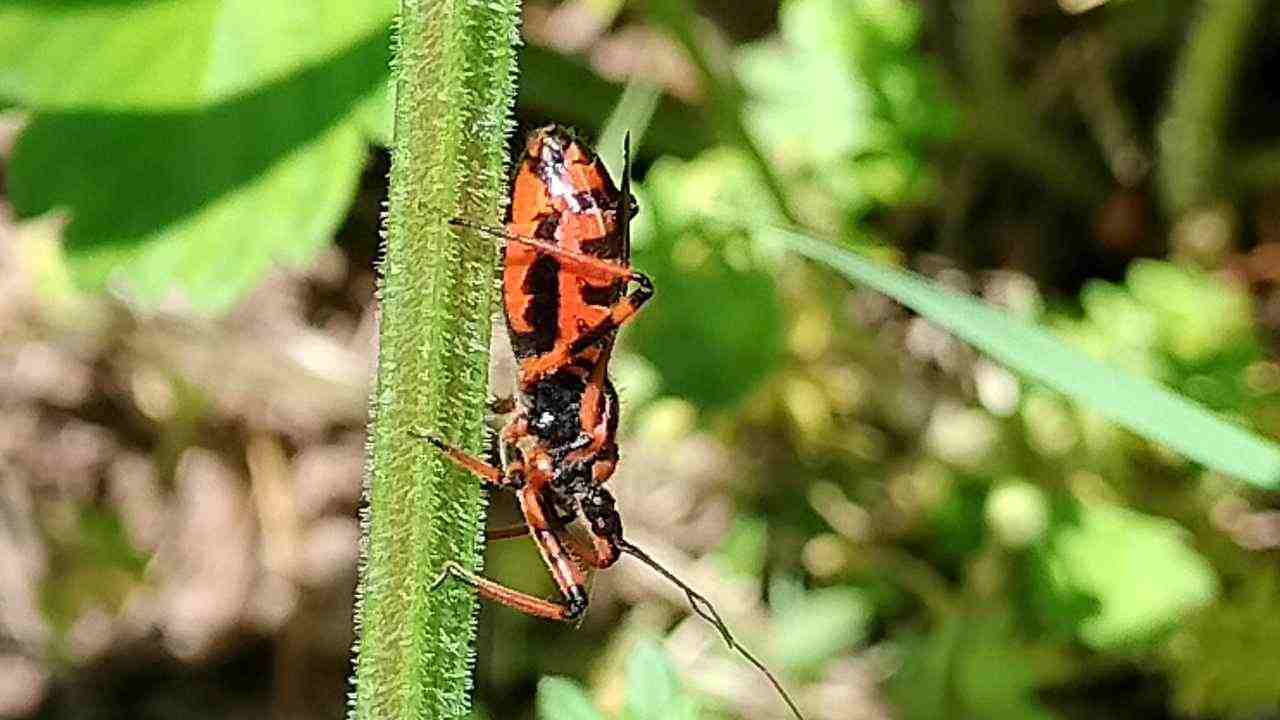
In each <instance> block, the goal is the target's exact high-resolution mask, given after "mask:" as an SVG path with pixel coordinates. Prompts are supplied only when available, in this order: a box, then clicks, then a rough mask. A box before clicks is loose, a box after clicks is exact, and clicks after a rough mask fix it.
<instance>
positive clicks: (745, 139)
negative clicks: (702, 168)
mask: <svg viewBox="0 0 1280 720" xmlns="http://www.w3.org/2000/svg"><path fill="white" fill-rule="evenodd" d="M649 17H650V19H651V20H653V22H654V24H656V25H658V26H659V27H661V28H663V29H664V30H666V31H667V33H669V34H670V35H671V38H672V39H673V40H675V42H676V43H677V44H678V45H680V47H681V48H683V49H684V51H685V54H686V55H688V57H689V61H690V62H692V63H693V66H694V67H695V68H697V70H698V74H699V75H701V76H702V82H703V84H704V85H705V86H706V90H707V95H708V100H707V107H709V108H710V109H711V111H712V112H713V113H714V118H713V124H714V125H715V127H716V129H717V130H718V131H719V132H720V134H721V137H722V138H724V140H726V141H727V142H729V143H731V144H733V145H736V146H738V147H739V148H741V149H742V150H745V151H746V153H747V156H748V157H749V158H751V161H752V163H753V164H754V165H755V166H756V170H757V171H758V172H759V173H760V177H761V178H762V179H763V180H764V183H765V186H766V187H767V188H768V189H769V194H770V195H772V196H773V199H774V201H775V202H776V203H777V205H778V209H779V210H781V211H782V213H783V215H784V216H785V217H786V219H787V221H788V222H790V223H792V224H798V221H797V219H796V217H795V215H794V213H793V212H792V210H791V203H789V202H788V201H787V190H786V188H785V187H784V183H783V182H782V178H780V177H778V174H777V173H776V172H774V170H773V166H772V165H771V164H770V163H769V160H768V158H766V157H765V156H764V151H763V150H761V149H760V145H759V143H757V142H756V141H755V138H753V137H752V136H751V133H749V132H747V126H746V124H745V123H744V122H743V117H742V109H743V104H744V103H745V102H746V91H744V90H743V89H742V86H741V85H739V84H738V79H737V77H736V76H734V74H733V69H732V68H729V67H719V65H722V64H723V63H717V62H715V58H713V57H712V55H711V53H710V52H709V51H708V50H707V48H706V47H704V45H705V43H704V42H703V40H702V39H701V38H700V37H699V30H700V28H699V27H698V16H697V15H696V14H695V13H694V11H693V7H692V6H691V5H690V4H689V2H688V0H652V2H650V3H649Z"/></svg>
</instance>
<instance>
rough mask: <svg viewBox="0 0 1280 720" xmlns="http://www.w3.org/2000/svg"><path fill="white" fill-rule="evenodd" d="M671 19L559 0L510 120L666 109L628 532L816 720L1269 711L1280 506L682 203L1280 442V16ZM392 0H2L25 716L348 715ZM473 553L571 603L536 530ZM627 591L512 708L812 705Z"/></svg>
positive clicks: (567, 631)
mask: <svg viewBox="0 0 1280 720" xmlns="http://www.w3.org/2000/svg"><path fill="white" fill-rule="evenodd" d="M689 9H690V8H688V7H685V6H683V5H682V4H681V3H679V2H673V1H672V0H663V1H661V2H659V1H657V0H654V1H652V2H650V3H648V4H646V5H642V4H639V3H635V4H632V3H625V4H624V3H623V2H621V0H567V1H565V2H545V1H542V0H530V2H528V3H527V6H526V11H525V23H524V37H525V41H526V46H525V48H524V50H523V56H522V63H521V77H520V84H521V91H520V96H519V103H518V105H517V108H516V114H517V119H518V123H519V126H520V129H521V132H523V131H524V130H527V129H529V128H531V127H534V126H536V125H539V124H542V123H544V122H547V121H550V120H555V121H559V122H563V123H570V124H574V125H576V126H577V127H578V128H579V129H580V130H581V131H583V133H584V134H585V135H587V136H589V137H598V138H599V139H600V142H601V148H602V150H604V151H605V152H606V154H609V155H610V156H611V157H613V158H616V156H617V152H618V151H617V148H618V147H619V145H620V141H619V138H618V137H617V135H616V130H618V129H619V128H621V127H625V126H630V127H634V128H644V131H643V141H642V142H641V143H640V144H639V145H640V146H639V152H638V158H637V167H636V173H637V175H638V177H639V178H640V179H641V182H640V184H639V187H638V190H637V194H638V195H639V196H640V204H641V208H642V211H641V216H640V219H639V220H638V226H637V237H636V246H637V251H636V258H635V262H636V264H637V265H638V266H640V267H642V268H643V269H644V270H645V271H646V272H649V273H650V274H652V275H653V276H654V278H655V281H656V283H657V286H658V288H659V290H658V297H657V299H656V300H655V301H654V302H653V303H652V304H651V305H650V306H649V307H648V308H646V310H645V313H644V314H643V317H642V319H640V320H638V321H637V322H636V323H635V326H634V327H633V328H631V329H629V330H628V331H626V332H625V333H624V340H623V351H622V352H621V353H620V354H619V356H618V357H617V359H616V361H615V365H616V369H615V377H616V380H617V382H618V383H619V385H620V386H621V388H622V393H623V396H624V402H625V411H626V417H625V420H624V425H623V451H624V454H625V459H624V464H623V467H622V469H621V471H620V472H619V474H618V476H617V477H616V479H615V481H614V483H613V485H614V487H615V488H616V492H617V494H618V496H619V502H620V505H621V508H622V512H623V514H624V519H625V521H626V523H627V528H628V531H629V532H630V534H631V535H632V538H633V540H634V541H635V542H636V543H637V544H639V545H641V546H642V547H646V548H648V549H649V550H650V552H651V553H652V554H654V555H655V556H657V557H659V558H661V559H662V560H663V561H665V562H667V563H669V564H670V565H671V566H672V567H673V569H675V570H676V571H677V572H678V573H679V574H681V575H683V576H684V577H685V578H686V579H688V580H689V581H690V582H691V583H692V584H694V585H695V586H697V587H699V588H702V589H704V590H705V591H706V592H707V594H708V595H710V596H712V597H713V598H714V599H715V600H716V601H717V602H718V603H719V605H720V607H721V609H722V612H723V613H724V614H725V615H726V617H727V618H728V619H729V620H730V622H731V624H732V625H733V626H735V627H736V628H737V630H738V632H739V633H740V635H741V636H742V638H743V640H744V641H745V642H746V644H747V645H749V646H751V647H753V648H756V649H757V650H758V651H759V652H760V654H761V655H762V656H763V657H764V658H766V660H767V661H768V662H769V663H770V664H771V665H772V667H774V668H775V670H777V671H778V672H779V673H780V674H781V675H782V676H783V677H784V681H785V682H786V684H788V685H789V686H790V687H792V688H793V689H794V691H795V693H796V695H797V696H798V697H799V698H800V700H801V702H802V704H803V705H804V706H805V707H806V708H807V709H808V711H809V715H810V717H811V718H814V719H815V720H822V719H832V720H835V719H837V718H849V719H859V720H874V719H879V718H901V719H903V720H924V719H927V718H952V719H961V718H971V719H975V720H976V719H979V718H982V719H985V720H1021V719H1027V720H1047V719H1049V718H1062V719H1067V718H1165V717H1168V718H1174V717H1178V718H1227V719H1235V718H1274V717H1280V652H1278V651H1277V649H1278V648H1280V565H1278V564H1277V559H1278V558H1280V552H1278V548H1280V502H1278V499H1277V497H1276V496H1275V495H1274V494H1266V493H1264V492H1262V491H1259V490H1256V489H1251V488H1250V487H1249V486H1246V485H1243V484H1241V483H1240V482H1238V481H1237V480H1235V479H1233V478H1230V477H1225V476H1222V475H1220V474H1216V473H1213V472H1209V471H1206V470H1204V469H1203V468H1201V467H1198V466H1196V465H1193V464H1190V463H1188V462H1187V461H1185V460H1183V459H1181V458H1179V457H1178V456H1176V455H1174V454H1172V453H1171V452H1169V451H1167V450H1165V449H1163V448H1161V447H1158V446H1156V445H1153V444H1151V443H1149V442H1146V441H1142V440H1140V439H1137V438H1136V437H1135V436H1133V435H1132V434H1129V433H1127V432H1125V431H1122V430H1119V429H1117V428H1115V427H1114V426H1111V425H1108V424H1107V423H1105V422H1104V421H1102V420H1101V419H1099V418H1098V417H1097V416H1096V415H1095V414H1092V413H1091V412H1090V411H1089V410H1088V409H1087V408H1083V407H1078V406H1076V405H1073V404H1071V403H1069V402H1067V401H1064V400H1063V399H1061V398H1060V397H1059V396H1057V395H1055V394H1052V393H1050V392H1048V391H1047V390H1045V389H1043V388H1040V387H1037V386H1036V385H1033V384H1028V383H1024V382H1021V381H1020V380H1019V379H1018V378H1017V377H1015V376H1013V375H1011V374H1009V373H1008V372H1007V371H1006V370H1004V369H1002V368H1001V367H999V366H997V365H994V364H992V363H991V362H989V361H986V360H984V359H983V358H982V357H980V356H978V355H976V354H975V353H974V352H973V351H971V350H969V349H968V348H966V347H965V346H963V345H962V344H960V343H958V342H957V341H955V340H954V339H952V338H951V337H949V336H948V335H947V334H945V333H944V332H942V331H940V330H938V329H937V328H936V327H934V326H932V325H931V324H930V323H928V322H926V321H924V320H922V319H920V318H918V317H915V316H913V315H912V314H910V313H908V312H906V311H904V310H903V309H902V308H901V307H899V306H897V305H895V304H894V303H892V302H891V301H888V300H886V299H885V298H883V297H881V296H878V295H876V294H874V293H872V292H870V291H867V290H862V289H858V288H855V287H852V286H850V285H849V284H847V283H846V282H845V281H844V280H842V279H840V278H839V277H838V276H837V275H835V274H834V273H832V272H831V271H830V270H828V269H826V268H824V267H822V266H819V265H815V264H812V263H809V262H805V261H801V260H799V259H797V258H795V257H792V256H788V255H784V254H780V253H778V252H777V251H776V249H773V248H769V247H759V246H755V245H753V244H752V243H751V242H750V241H748V240H746V239H745V238H744V237H742V236H740V235H736V234H734V233H733V232H731V231H729V230H727V229H725V228H724V227H722V226H718V225H717V224H715V223H712V222H707V221H705V220H703V219H701V216H700V209H702V208H705V207H706V206H707V205H708V204H711V203H715V202H719V201H724V200H728V201H729V202H731V203H740V204H750V205H758V206H760V207H766V206H767V207H770V208H773V210H774V211H775V212H777V213H778V214H780V215H783V216H789V218H788V219H789V221H790V222H793V223H797V224H801V225H803V226H806V227H809V228H811V229H814V230H816V231H818V232H821V233H824V234H827V235H831V236H840V237H842V238H844V239H845V240H846V241H848V242H850V243H852V244H854V245H857V246H861V247H862V248H863V249H864V250H866V251H868V252H869V253H871V254H872V255H874V256H876V257H879V258H881V259H883V260H885V261H887V262H894V263H899V264H901V265H903V266H906V267H910V268H913V269H915V270H918V271H920V272H922V273H924V274H925V275H928V276H930V277H932V278H933V279H935V280H937V281H938V282H939V283H942V284H944V285H946V286H948V287H951V288H953V289H956V290H958V291H961V292H964V293H971V294H973V295H976V296H980V297H982V298H984V299H986V300H987V301H989V302H992V303H994V304H996V305H998V306H1000V307H1003V308H1005V309H1007V310H1009V311H1010V312H1012V313H1015V314H1018V315H1020V316H1023V317H1026V318H1030V319H1034V320H1036V321H1039V322H1042V323H1044V324H1046V325H1048V326H1050V327H1052V328H1053V329H1054V330H1055V331H1056V332H1058V333H1059V334H1060V336H1061V337H1063V338H1066V339H1068V340H1069V341H1070V342H1071V343H1073V344H1075V345H1077V346H1078V347H1080V348H1083V349H1085V350H1087V351H1088V352H1089V353H1091V354H1093V355H1095V356H1097V357H1100V358H1103V359H1105V360H1107V361H1108V362H1111V363H1114V364H1116V365H1119V366H1121V367H1123V368H1125V369H1127V370H1129V371H1131V372H1133V373H1136V374H1140V375H1144V376H1147V377H1150V378H1153V379H1156V380H1158V381H1160V382H1162V383H1165V384H1167V385H1168V386H1170V387H1172V388H1175V389H1176V390H1178V391H1180V392H1182V393H1184V394H1186V395H1188V396H1190V397H1192V398H1195V399H1197V400H1199V401H1201V402H1203V403H1205V404H1207V405H1208V406H1210V407H1212V408H1213V409H1215V410H1217V411H1220V412H1221V413H1223V414H1225V415H1226V416H1227V417H1230V418H1232V419H1233V420H1235V421H1238V422H1240V423H1242V424H1244V425H1246V426H1248V427H1251V428H1253V429H1254V430H1255V431H1257V432H1259V433H1260V434H1262V435H1265V436H1271V437H1277V436H1280V402H1278V400H1280V365H1278V364H1277V363H1276V360H1275V353H1276V348H1277V341H1278V340H1280V286H1277V282H1278V281H1280V192H1278V191H1280V137H1277V136H1276V133H1275V128H1276V127H1280V95H1277V89H1276V88H1277V85H1276V83H1275V82H1274V78H1275V77H1276V76H1277V74H1278V73H1280V4H1278V3H1276V2H1262V1H1261V0H1230V1H1224V2H1187V1H1183V0H1164V1H1161V2H1156V1H1154V0H1128V1H1122V0H1112V2H1099V1H1098V0H1094V1H1092V2H1091V1H1089V0H1059V1H1058V2H1056V3H1055V2H1051V1H1050V0H952V1H950V2H930V3H927V4H921V5H917V4H913V3H909V2H905V1H904V0H786V1H785V2H782V3H781V4H779V3H776V2H772V1H770V0H705V1H704V2H701V3H698V4H697V6H696V8H692V9H693V10H694V11H695V12H696V15H695V14H690V13H689V12H687V11H688V10H689ZM393 11H394V3H393V2H389V1H386V0H384V1H382V2H373V3H348V2H345V0H344V1H343V2H339V1H338V0H331V1H328V2H324V1H320V0H317V2H314V3H310V4H307V5H306V6H302V5H300V4H295V3H293V2H292V0H262V1H261V2H258V3H225V2H215V1H214V0H207V1H206V0H191V1H190V2H183V3H176V2H162V1H160V0H130V1H126V2H121V1H119V0H110V1H109V0H78V1H77V2H69V1H64V2H52V1H49V2H36V1H35V0H4V1H3V2H0V338H2V341H0V716H4V717H18V718H27V717H33V718H53V719H59V720H60V719H63V718H66V719H71V718H76V719H79V718H124V717H130V718H134V717H136V718H157V719H167V718H339V717H341V716H342V715H343V711H344V705H345V695H346V692H347V685H346V682H347V680H346V679H347V676H348V673H349V659H348V651H349V648H350V646H351V641H352V637H351V597H352V591H353V588H354V584H355V577H356V576H355V562H356V556H357V540H358V525H357V520H356V512H357V508H358V505H359V502H360V477H361V472H362V466H363V462H364V457H363V451H364V446H363V442H364V427H363V424H364V421H365V418H366V414H367V410H366V408H367V405H366V392H367V387H368V380H369V371H370V368H371V365H372V361H373V347H374V343H373V340H374V337H375V333H376V328H375V324H374V320H373V308H372V305H371V300H372V296H373V289H374V285H375V258H376V255H377V242H378V234H377V231H378V223H379V212H380V209H381V203H382V200H383V198H384V197H385V194H386V176H387V170H388V159H387V155H386V151H385V149H383V145H385V143H386V140H387V118H388V113H387V110H386V108H387V97H386V95H387V93H386V91H385V78H386V63H387V59H388V52H387V28H388V27H389V26H390V20H391V17H392V14H393ZM699 66H702V67H703V68H704V69H705V68H711V69H712V71H713V73H714V77H716V78H717V81H716V82H710V81H709V76H708V75H706V74H705V72H704V71H703V70H699ZM628 86H629V88H628ZM624 88H627V90H626V92H625V94H624ZM620 100H621V102H619V101H620ZM611 118H612V121H611V120H610V119H611ZM606 127H607V128H609V132H607V133H606V136H605V137H599V136H600V134H601V133H602V132H605V129H606ZM513 142H518V139H516V140H513ZM782 208H785V210H783V209H782ZM491 517H492V520H491V522H493V523H494V524H505V523H506V522H508V521H510V519H511V518H512V517H513V510H512V507H511V505H510V502H509V500H508V499H506V498H501V497H495V499H494V502H493V508H492V510H491ZM488 571H489V573H490V574H491V575H493V576H495V577H498V578H502V579H503V580H506V581H509V582H510V583H511V584H514V585H515V586H517V587H520V588H527V589H531V590H532V591H534V592H538V593H546V594H551V593H552V592H553V588H552V585H551V583H550V580H549V578H548V577H547V576H546V573H545V570H544V569H543V568H542V567H541V564H540V562H539V561H538V559H537V556H536V553H535V552H534V550H533V548H532V547H531V546H529V545H528V544H527V542H524V541H514V542H508V543H503V544H500V545H495V546H493V547H491V548H490V550H489V554H488ZM593 601H594V604H593V608H592V611H591V613H590V615H589V616H588V617H587V619H586V620H585V621H584V622H583V623H582V625H581V627H579V628H577V629H572V628H566V627H562V626H557V625H552V624H548V623H545V622H540V621H535V620H530V619H528V618H525V617H522V616H519V615H517V614H514V613H512V612H510V611H508V610H506V609H502V608H493V607H486V608H485V609H484V611H483V612H482V614H481V617H480V645H479V655H478V660H477V668H476V683H477V691H476V701H477V705H478V710H477V713H478V716H479V717H489V718H533V717H535V716H537V717H540V718H548V719H549V718H561V717H573V718H595V717H602V718H626V719H627V720H650V719H652V720H658V719H659V718H693V717H704V718H735V717H741V718H778V717H783V716H784V713H785V709H784V708H783V707H782V706H781V704H780V703H779V702H778V700H777V698H776V697H774V696H773V695H772V694H771V691H770V690H769V688H768V686H767V685H766V684H765V683H764V682H762V680H761V679H760V678H759V676H758V675H756V674H754V671H753V670H752V669H751V668H750V667H749V666H747V665H746V664H745V663H743V662H742V661H741V660H740V659H738V658H736V657H735V656H732V655H730V654H728V653H727V652H725V650H724V649H723V647H721V646H720V645H719V644H718V643H717V640H716V638H715V636H714V635H713V633H712V632H711V631H710V630H709V629H708V628H707V627H706V626H705V625H704V624H702V623H701V622H700V621H698V620H697V619H696V618H693V619H690V618H688V617H687V612H686V610H685V608H684V607H683V605H682V603H681V597H680V596H679V594H678V593H676V592H675V591H673V589H672V588H670V587H668V586H666V585H664V584H663V583H662V582H661V581H660V578H657V577H656V576H654V575H653V574H652V573H649V572H646V571H645V570H644V569H643V568H639V567H636V566H635V565H634V564H633V563H631V562H628V561H624V562H623V563H621V564H620V565H619V566H618V567H617V568H615V569H612V570H610V571H608V572H606V573H601V574H600V575H598V576H597V577H596V579H595V583H594V589H593Z"/></svg>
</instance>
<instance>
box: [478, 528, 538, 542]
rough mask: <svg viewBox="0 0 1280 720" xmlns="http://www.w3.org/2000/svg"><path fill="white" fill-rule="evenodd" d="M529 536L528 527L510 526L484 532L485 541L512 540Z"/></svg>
mask: <svg viewBox="0 0 1280 720" xmlns="http://www.w3.org/2000/svg"><path fill="white" fill-rule="evenodd" d="M528 534H529V526H528V525H512V526H511V527H504V528H494V529H492V530H486V531H485V533H484V539H485V540H512V539H514V538H522V537H524V536H525V535H528Z"/></svg>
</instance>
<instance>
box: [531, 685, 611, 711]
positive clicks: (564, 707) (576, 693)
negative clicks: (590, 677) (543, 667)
mask: <svg viewBox="0 0 1280 720" xmlns="http://www.w3.org/2000/svg"><path fill="white" fill-rule="evenodd" d="M537 709H538V720H604V716H603V715H601V714H600V713H599V711H597V710H596V708H595V706H594V705H592V704H591V700H590V699H589V698H588V697H587V694H586V693H584V692H583V691H582V688H581V687H579V686H578V684H577V683H575V682H573V681H571V680H566V679H564V678H558V677H544V678H542V680H540V681H539V682H538V700H537Z"/></svg>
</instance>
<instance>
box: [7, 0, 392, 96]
mask: <svg viewBox="0 0 1280 720" xmlns="http://www.w3.org/2000/svg"><path fill="white" fill-rule="evenodd" d="M396 5H397V3H395V2H394V0H373V1H372V2H359V3H352V2H347V1H346V0H312V1H311V2H292V1H290V0H182V2H173V1H164V2H161V1H156V0H136V1H132V2H120V1H119V0H114V1H113V0H78V1H75V2H72V1H69V0H54V1H48V2H37V1H35V0H9V1H8V2H3V3H0V97H4V98H7V99H9V100H12V101H15V102H16V103H17V104H19V105H22V106H24V107H27V108H30V109H35V110H64V111H65V110H87V109H94V110H104V109H112V110H131V111H137V110H161V109H167V110H175V109H184V108H191V107H194V106H198V105H205V104H209V103H214V102H223V101H227V100H230V99H231V98H232V97H234V96H236V95H239V94H243V93H245V92H249V91H252V90H254V89H256V88H259V87H261V86H263V85H267V84H270V83H273V82H278V81H280V80H282V79H284V78H286V77H288V76H289V75H291V74H293V73H295V72H298V71H300V70H302V69H303V68H305V67H308V66H311V65H316V64H321V63H324V62H326V61H328V60H330V59H332V58H334V57H337V56H339V55H341V54H343V53H345V52H347V51H349V50H350V49H351V48H352V47H354V46H356V45H358V44H360V43H361V42H363V41H364V39H365V38H367V37H368V36H369V35H372V34H375V33H385V31H386V29H387V28H388V27H389V25H390V23H391V19H392V17H393V16H394V14H395V11H396ZM143 69H145V71H143ZM385 70H386V66H385V65H384V66H383V68H382V71H383V72H381V73H380V74H382V75H385Z"/></svg>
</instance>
